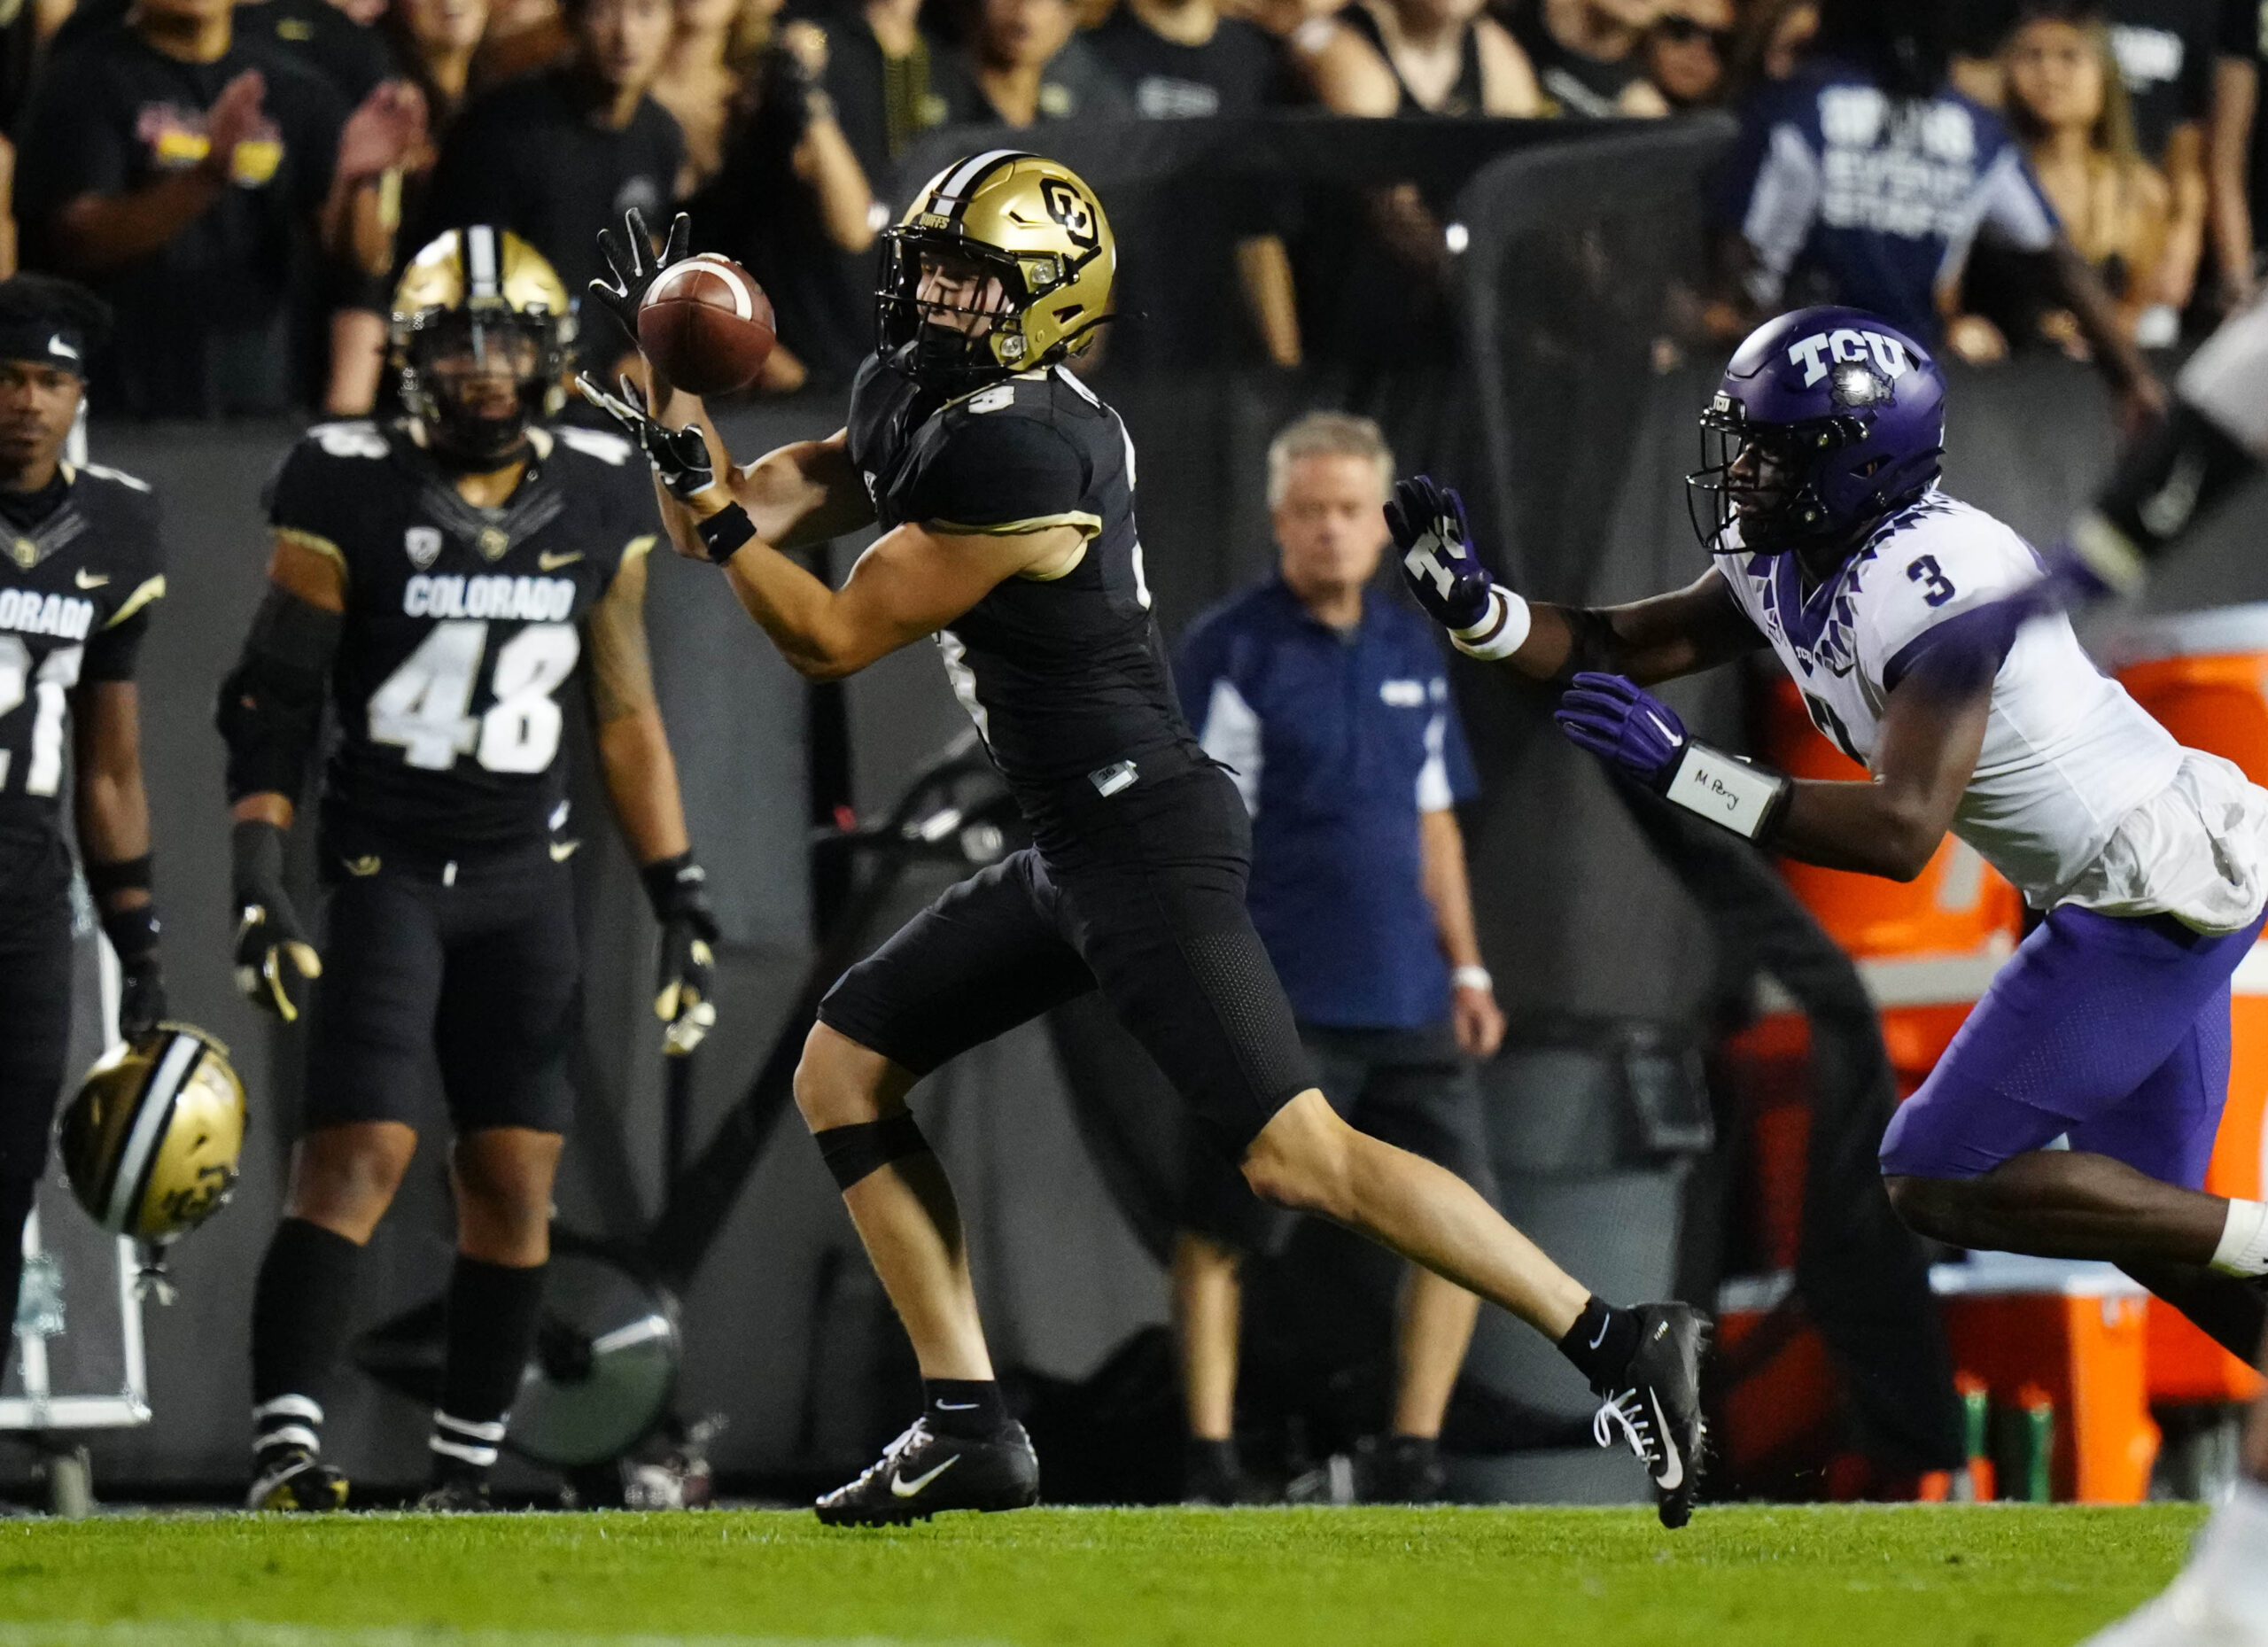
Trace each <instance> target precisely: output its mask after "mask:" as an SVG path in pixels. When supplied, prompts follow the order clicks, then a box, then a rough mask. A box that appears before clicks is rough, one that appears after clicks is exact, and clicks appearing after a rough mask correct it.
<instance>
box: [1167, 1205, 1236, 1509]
mask: <svg viewBox="0 0 2268 1647" xmlns="http://www.w3.org/2000/svg"><path fill="white" fill-rule="evenodd" d="M1240 1262H1242V1259H1241V1255H1239V1253H1238V1252H1237V1251H1236V1250H1235V1249H1234V1248H1233V1247H1225V1246H1223V1245H1222V1244H1221V1243H1220V1242H1218V1241H1216V1240H1214V1239H1212V1238H1210V1237H1209V1236H1206V1235H1200V1233H1198V1232H1197V1231H1194V1230H1184V1231H1181V1232H1180V1234H1179V1235H1177V1237H1176V1238H1175V1239H1174V1248H1173V1320H1174V1331H1175V1338H1176V1346H1175V1347H1176V1348H1177V1350H1178V1351H1179V1352H1180V1359H1181V1396H1182V1402H1183V1407H1184V1411H1185V1413H1186V1415H1187V1418H1188V1423H1189V1442H1190V1445H1189V1459H1188V1464H1187V1468H1186V1470H1185V1471H1184V1479H1183V1482H1182V1488H1183V1491H1184V1494H1185V1495H1186V1496H1187V1497H1188V1498H1189V1499H1190V1500H1191V1502H1192V1503H1223V1504H1227V1503H1236V1502H1237V1501H1238V1500H1239V1498H1240V1497H1242V1496H1243V1493H1244V1486H1243V1482H1242V1480H1241V1476H1240V1472H1239V1469H1238V1467H1237V1460H1236V1405H1237V1352H1238V1348H1239V1344H1238V1337H1239V1333H1240V1332H1242V1330H1243V1324H1244V1284H1243V1280H1242V1278H1240V1277H1239V1274H1238V1267H1239V1264H1240Z"/></svg>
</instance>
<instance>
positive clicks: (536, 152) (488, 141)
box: [413, 0, 685, 294]
mask: <svg viewBox="0 0 2268 1647" xmlns="http://www.w3.org/2000/svg"><path fill="white" fill-rule="evenodd" d="M567 22H568V25H569V27H570V28H571V31H572V35H573V40H574V45H573V50H572V51H571V53H570V55H569V57H568V58H567V59H566V61H564V62H563V63H561V64H559V65H557V66H555V67H551V68H547V69H540V70H538V71H536V72H535V73H533V74H524V75H522V76H521V77H520V78H519V79H517V80H514V81H508V82H505V83H504V84H502V85H501V86H498V87H495V88H494V89H491V90H488V91H484V92H481V93H479V94H478V95H477V96H475V97H473V98H472V100H471V101H470V102H469V103H468V104H466V105H465V106H464V108H463V110H462V113H459V114H458V116H457V120H456V124H455V125H454V126H453V127H452V128H450V130H449V135H448V138H447V141H446V142H445V143H443V144H442V145H441V158H440V160H439V164H437V165H436V166H435V167H434V168H433V181H432V183H431V187H430V189H429V190H428V192H427V195H426V199H425V208H424V214H423V220H422V221H423V229H422V230H421V232H420V233H419V234H417V235H416V237H414V241H413V244H416V245H423V244H424V243H425V242H426V241H429V240H431V238H432V237H434V236H435V235H438V234H439V233H440V232H441V231H442V230H444V229H450V228H454V227H458V226H461V225H462V224H466V223H488V224H491V225H493V226H494V227H495V228H498V229H510V230H512V231H513V232H514V233H515V234H517V235H518V236H519V237H521V238H522V239H524V240H525V241H526V242H527V243H528V244H529V245H532V246H533V247H535V249H536V250H537V251H539V252H541V253H543V255H544V257H545V258H546V259H547V260H548V261H549V262H550V264H551V266H552V267H553V268H555V269H557V270H558V271H559V277H560V279H561V280H562V281H563V282H564V283H565V284H566V287H567V290H568V291H570V292H572V293H576V294H580V293H581V291H583V289H584V288H585V286H586V285H587V284H589V282H590V280H591V278H592V277H593V276H595V275H598V274H600V273H602V264H601V261H600V259H599V251H598V233H599V230H600V229H608V228H615V227H618V226H619V225H620V223H621V222H622V216H623V214H624V213H625V212H626V211H629V210H630V209H631V208H633V207H635V208H636V209H638V210H639V211H640V212H641V213H643V214H645V217H646V221H648V222H649V223H654V224H661V223H665V222H667V221H669V214H668V211H667V207H668V206H669V204H670V202H671V201H672V200H673V199H674V198H676V190H677V177H678V171H679V168H680V167H682V166H683V164H684V162H685V139H684V137H683V136H681V135H680V132H679V130H678V125H677V121H675V120H672V119H671V118H670V115H669V113H668V111H666V110H665V109H664V108H663V107H662V105H660V104H658V103H656V102H655V101H654V99H653V98H652V97H650V96H649V95H648V88H649V86H651V85H652V84H653V81H654V76H655V75H656V74H657V73H658V72H659V71H660V69H661V66H662V58H663V54H664V52H666V51H667V50H668V49H669V42H670V32H671V27H672V15H671V8H670V4H669V0H572V4H571V5H570V6H569V9H568V12H567Z"/></svg>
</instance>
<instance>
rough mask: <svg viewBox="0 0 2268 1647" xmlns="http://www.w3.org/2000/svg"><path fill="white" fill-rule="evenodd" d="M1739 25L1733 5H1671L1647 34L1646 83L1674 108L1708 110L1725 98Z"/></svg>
mask: <svg viewBox="0 0 2268 1647" xmlns="http://www.w3.org/2000/svg"><path fill="white" fill-rule="evenodd" d="M1733 21H1734V16H1733V8H1732V3H1731V0H1671V4H1669V5H1668V6H1666V8H1665V9H1664V10H1663V12H1662V15H1661V16H1660V17H1658V19H1655V21H1654V26H1653V27H1651V28H1649V29H1648V30H1647V31H1646V40H1645V46H1644V49H1643V58H1642V60H1643V63H1644V64H1645V69H1646V80H1647V82H1648V83H1649V84H1651V86H1652V87H1653V89H1655V90H1656V91H1658V92H1659V93H1661V96H1662V101H1663V102H1664V103H1666V104H1667V105H1669V106H1670V107H1671V108H1672V109H1674V110H1676V111H1678V112H1680V113H1682V112H1683V111H1685V110H1688V109H1698V108H1705V107H1707V106H1708V105H1711V104H1713V103H1715V102H1717V101H1719V100H1720V98H1721V97H1722V96H1723V94H1724V90H1725V53H1726V50H1727V48H1728V46H1729V45H1730V44H1731V43H1732V38H1733V32H1732V26H1733Z"/></svg>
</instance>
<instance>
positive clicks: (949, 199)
mask: <svg viewBox="0 0 2268 1647" xmlns="http://www.w3.org/2000/svg"><path fill="white" fill-rule="evenodd" d="M1033 158H1035V157H1034V156H1032V155H1031V154H1029V153H1028V152H1026V151H1024V150H1021V149H988V150H986V151H984V152H983V154H980V155H977V156H975V158H974V159H967V160H964V161H963V162H961V165H960V168H959V170H958V171H956V172H954V173H953V175H951V176H950V177H948V178H946V179H945V181H944V183H941V184H939V185H938V188H937V198H936V200H935V201H934V202H932V209H933V210H935V211H936V212H937V213H938V214H941V215H943V216H944V217H945V218H947V219H948V220H950V221H953V222H959V221H960V214H962V213H963V212H964V211H966V210H967V207H968V197H969V195H970V194H971V193H973V192H974V191H975V188H976V186H977V185H978V184H979V183H983V181H984V180H985V178H986V177H987V176H989V175H991V174H992V173H993V172H996V171H998V169H999V168H1000V167H1001V166H1002V165H1004V164H1006V163H1010V162H1013V161H1016V160H1029V159H1033Z"/></svg>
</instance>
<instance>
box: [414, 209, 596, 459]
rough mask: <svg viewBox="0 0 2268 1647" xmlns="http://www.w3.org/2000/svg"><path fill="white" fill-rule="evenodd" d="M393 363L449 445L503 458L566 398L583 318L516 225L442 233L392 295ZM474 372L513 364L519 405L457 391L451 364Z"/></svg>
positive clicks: (421, 414) (422, 415)
mask: <svg viewBox="0 0 2268 1647" xmlns="http://www.w3.org/2000/svg"><path fill="white" fill-rule="evenodd" d="M391 336H392V344H393V364H394V366H395V368H396V369H398V370H399V371H400V373H401V399H402V404H404V405H405V406H407V407H408V408H409V409H410V411H411V413H412V414H414V415H415V416H416V417H417V418H418V420H419V421H420V422H422V423H423V424H424V425H425V427H426V429H427V430H428V431H430V432H431V434H432V435H433V436H434V437H435V438H436V439H439V441H440V442H441V443H442V444H443V445H445V446H447V447H450V448H451V449H452V450H454V451H455V452H456V453H457V454H460V455H462V456H465V457H469V458H474V459H484V458H500V457H503V456H506V455H509V454H510V453H511V452H512V451H513V450H515V449H516V448H517V447H518V446H519V444H520V441H521V439H522V438H523V437H524V435H525V433H526V431H527V426H528V423H530V422H531V421H532V420H533V419H534V418H536V417H539V416H548V415H549V414H551V413H554V412H556V411H557V410H558V409H559V408H560V406H561V404H562V403H563V400H564V398H565V394H566V387H565V385H566V372H567V360H568V351H569V347H570V346H571V344H573V342H574V341H575V315H574V310H573V308H572V307H571V306H570V305H569V303H568V300H567V288H566V287H565V286H564V285H563V284H561V282H560V279H559V276H558V273H557V271H555V269H553V268H552V267H551V265H550V264H549V263H548V262H546V261H545V260H544V257H543V254H542V253H541V252H538V251H537V250H536V249H535V248H534V247H533V246H532V245H529V244H528V243H527V242H526V241H524V240H523V239H521V238H520V237H518V236H517V235H516V234H514V233H512V232H511V231H510V230H509V229H492V228H490V227H489V226H488V225H486V224H485V223H477V224H475V225H473V226H472V227H471V228H469V229H449V230H447V232H445V233H443V234H440V235H439V236H436V237H434V238H433V239H432V240H431V241H430V242H429V243H428V244H427V245H426V246H425V247H424V249H423V251H421V252H418V254H417V255H416V257H414V258H412V259H410V260H409V267H408V268H406V269H404V270H403V271H402V276H401V280H400V284H397V285H396V286H395V287H394V291H393V322H392V331H391ZM454 361H462V362H464V365H465V369H467V370H468V371H472V370H478V371H488V370H491V369H493V366H494V365H495V364H496V363H499V362H501V363H503V364H505V365H506V366H507V367H508V368H509V372H510V375H511V377H513V378H514V379H515V381H516V382H517V384H518V385H519V393H518V397H517V409H515V410H514V411H512V412H511V413H510V414H509V415H506V414H505V413H504V412H503V410H502V408H501V407H492V406H486V405H480V406H476V405H473V404H470V402H468V401H467V400H462V399H460V398H459V396H458V395H457V394H455V393H453V392H451V391H452V388H453V386H454V385H452V383H451V377H452V376H453V374H451V373H450V372H448V371H446V370H444V369H442V367H443V363H444V362H454Z"/></svg>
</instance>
